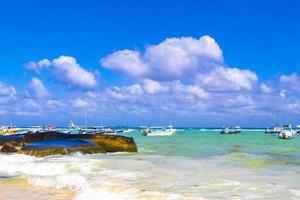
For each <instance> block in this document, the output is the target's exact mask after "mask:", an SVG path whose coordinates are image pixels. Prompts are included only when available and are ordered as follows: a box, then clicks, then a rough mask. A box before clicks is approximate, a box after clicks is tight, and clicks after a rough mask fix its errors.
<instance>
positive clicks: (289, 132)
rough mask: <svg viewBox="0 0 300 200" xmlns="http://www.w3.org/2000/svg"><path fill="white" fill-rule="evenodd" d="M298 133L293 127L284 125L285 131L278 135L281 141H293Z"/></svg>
mask: <svg viewBox="0 0 300 200" xmlns="http://www.w3.org/2000/svg"><path fill="white" fill-rule="evenodd" d="M296 133H297V132H296V131H294V130H293V129H292V125H290V124H288V125H284V126H283V130H282V131H280V133H279V134H278V138H279V139H292V138H294V136H295V134H296Z"/></svg>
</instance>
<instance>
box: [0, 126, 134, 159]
mask: <svg viewBox="0 0 300 200" xmlns="http://www.w3.org/2000/svg"><path fill="white" fill-rule="evenodd" d="M74 140H89V142H94V143H95V144H97V145H98V146H100V147H101V150H100V149H99V147H98V146H97V147H95V149H93V148H94V147H92V148H91V147H90V146H89V147H88V148H85V147H82V146H80V147H79V151H81V152H83V153H89V152H91V153H93V152H97V153H100V152H101V153H105V152H137V146H136V144H135V142H134V140H133V138H131V137H125V136H120V135H106V134H65V133H61V132H56V131H47V132H40V133H33V134H19V135H9V136H0V145H3V144H5V143H10V144H12V145H13V146H23V148H22V151H21V152H22V153H24V154H29V155H36V156H43V155H53V154H68V153H70V152H74V151H77V150H78V149H76V148H74V147H72V148H69V147H63V146H57V145H53V144H54V143H51V144H50V143H49V142H50V141H60V142H59V143H60V144H64V143H65V144H70V143H72V141H74ZM39 142H44V143H42V145H41V143H39ZM47 142H48V143H47ZM36 143H37V144H38V146H39V147H37V146H36V145H37V144H36ZM56 143H57V142H56ZM30 144H32V145H30ZM42 147H43V148H42Z"/></svg>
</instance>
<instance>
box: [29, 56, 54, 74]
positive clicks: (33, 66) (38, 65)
mask: <svg viewBox="0 0 300 200" xmlns="http://www.w3.org/2000/svg"><path fill="white" fill-rule="evenodd" d="M50 66H51V62H50V61H49V60H48V59H46V58H44V59H42V60H40V61H39V62H33V61H30V62H28V63H26V64H25V67H26V68H27V69H28V70H33V71H35V72H38V73H39V72H40V71H41V70H42V69H44V68H47V67H50Z"/></svg>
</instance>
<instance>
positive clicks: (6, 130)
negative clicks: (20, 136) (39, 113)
mask: <svg viewBox="0 0 300 200" xmlns="http://www.w3.org/2000/svg"><path fill="white" fill-rule="evenodd" d="M19 131H20V129H19V128H17V127H15V126H1V127H0V134H16V133H18V132H19Z"/></svg>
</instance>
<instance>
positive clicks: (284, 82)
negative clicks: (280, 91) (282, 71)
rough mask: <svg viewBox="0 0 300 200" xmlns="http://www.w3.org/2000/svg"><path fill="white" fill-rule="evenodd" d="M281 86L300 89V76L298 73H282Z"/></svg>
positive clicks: (292, 89)
mask: <svg viewBox="0 0 300 200" xmlns="http://www.w3.org/2000/svg"><path fill="white" fill-rule="evenodd" d="M279 81H280V84H281V87H282V88H284V89H287V90H291V91H293V92H299V91H300V76H299V75H298V74H297V73H292V74H291V75H281V76H280V77H279Z"/></svg>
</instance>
